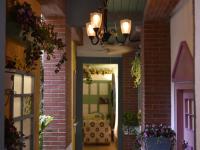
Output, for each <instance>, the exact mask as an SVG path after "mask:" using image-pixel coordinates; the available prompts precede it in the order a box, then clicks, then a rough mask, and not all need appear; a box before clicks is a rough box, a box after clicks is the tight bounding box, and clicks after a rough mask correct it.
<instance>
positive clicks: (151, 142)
mask: <svg viewBox="0 0 200 150" xmlns="http://www.w3.org/2000/svg"><path fill="white" fill-rule="evenodd" d="M175 143H176V133H175V132H174V130H172V129H171V128H170V127H168V126H166V125H163V124H161V125H154V124H147V125H145V129H144V131H143V132H141V133H140V134H138V135H137V138H136V143H135V149H141V147H142V146H143V147H144V148H145V150H171V149H172V148H173V147H174V145H175Z"/></svg>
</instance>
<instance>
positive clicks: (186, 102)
mask: <svg viewBox="0 0 200 150" xmlns="http://www.w3.org/2000/svg"><path fill="white" fill-rule="evenodd" d="M185 113H186V114H187V113H188V99H185Z"/></svg>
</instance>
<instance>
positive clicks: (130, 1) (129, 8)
mask: <svg viewBox="0 0 200 150" xmlns="http://www.w3.org/2000/svg"><path fill="white" fill-rule="evenodd" d="M145 1H146V0H109V1H108V10H109V12H121V13H143V11H144V7H145Z"/></svg>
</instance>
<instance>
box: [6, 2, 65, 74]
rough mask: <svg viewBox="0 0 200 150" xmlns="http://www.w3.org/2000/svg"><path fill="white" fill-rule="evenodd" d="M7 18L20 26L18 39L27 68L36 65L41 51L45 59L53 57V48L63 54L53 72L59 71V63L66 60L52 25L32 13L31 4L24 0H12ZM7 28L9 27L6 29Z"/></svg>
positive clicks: (61, 43)
mask: <svg viewBox="0 0 200 150" xmlns="http://www.w3.org/2000/svg"><path fill="white" fill-rule="evenodd" d="M8 15H9V16H8V19H7V22H8V20H10V21H12V22H16V23H17V26H19V28H20V35H19V37H20V39H21V40H22V42H23V44H24V47H25V50H24V53H25V65H26V68H28V70H32V69H34V68H35V66H36V61H37V60H39V58H40V56H41V55H42V54H43V53H46V54H47V60H50V59H51V58H55V56H54V50H55V49H56V50H60V51H63V54H62V56H61V58H60V60H59V61H58V63H57V65H56V69H55V72H56V73H57V72H59V71H60V69H61V65H62V64H63V63H64V62H65V61H66V56H65V55H66V54H65V52H64V47H65V45H64V44H63V42H62V39H60V38H58V34H57V33H56V32H54V26H53V25H51V24H46V23H45V21H44V19H42V17H38V16H36V15H35V14H34V12H33V10H32V8H31V5H30V4H28V3H26V2H24V3H23V4H21V3H19V2H18V1H16V0H14V1H13V3H12V5H11V7H10V8H9V10H8ZM8 30H9V29H8Z"/></svg>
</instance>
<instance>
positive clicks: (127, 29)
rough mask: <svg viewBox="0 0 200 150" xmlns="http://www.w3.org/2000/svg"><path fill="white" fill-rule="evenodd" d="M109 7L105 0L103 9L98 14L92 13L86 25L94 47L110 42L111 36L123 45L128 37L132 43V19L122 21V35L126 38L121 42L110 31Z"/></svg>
mask: <svg viewBox="0 0 200 150" xmlns="http://www.w3.org/2000/svg"><path fill="white" fill-rule="evenodd" d="M107 5H108V0H104V7H103V8H101V9H99V10H98V11H97V12H92V13H90V22H88V23H86V31H87V35H88V37H89V38H90V40H91V43H92V44H93V45H97V44H98V43H100V44H101V45H103V43H104V42H106V41H108V39H109V38H110V36H115V38H116V41H117V42H118V43H122V44H123V43H125V42H126V40H127V37H129V38H128V39H129V41H132V40H131V39H130V33H131V26H132V22H131V20H130V19H123V20H120V27H121V33H122V35H123V37H124V38H123V40H121V41H120V40H119V39H118V37H117V36H116V35H114V34H113V33H112V32H109V31H108V29H107V12H108V11H107Z"/></svg>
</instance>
